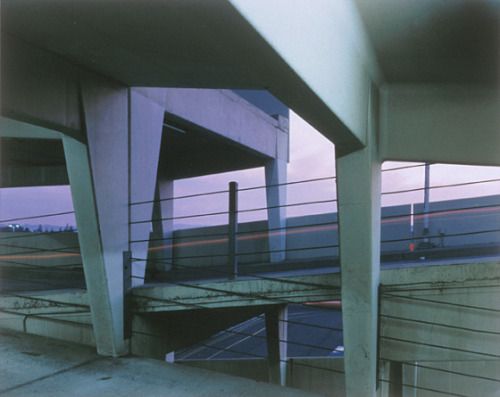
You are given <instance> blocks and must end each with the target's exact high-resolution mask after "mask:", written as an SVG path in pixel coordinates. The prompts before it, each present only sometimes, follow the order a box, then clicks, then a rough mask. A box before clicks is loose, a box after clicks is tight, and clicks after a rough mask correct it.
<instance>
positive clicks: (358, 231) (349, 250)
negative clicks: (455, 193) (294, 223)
mask: <svg viewBox="0 0 500 397" xmlns="http://www.w3.org/2000/svg"><path fill="white" fill-rule="evenodd" d="M368 109H369V111H368V120H369V123H368V137H369V139H368V141H367V147H366V148H364V149H362V150H358V151H356V152H353V153H350V154H348V155H343V156H342V155H340V156H339V153H338V151H337V148H336V155H337V191H338V207H339V212H338V216H339V241H340V269H341V274H342V323H343V328H344V346H345V373H346V392H347V396H374V395H375V394H376V388H377V361H378V355H377V329H378V315H377V313H378V285H379V277H380V215H381V207H380V201H381V199H380V192H381V163H380V160H379V158H378V153H377V141H376V134H377V124H378V120H377V115H378V92H377V89H376V88H375V87H374V86H372V88H371V95H370V102H369V107H368ZM341 154H342V153H341Z"/></svg>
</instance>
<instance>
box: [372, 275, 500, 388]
mask: <svg viewBox="0 0 500 397" xmlns="http://www.w3.org/2000/svg"><path fill="white" fill-rule="evenodd" d="M402 287H403V286H398V287H397V288H391V287H390V286H384V287H383V288H382V291H381V293H380V301H381V303H380V308H381V309H380V311H379V322H380V323H381V324H382V325H381V328H380V329H381V330H382V331H381V334H380V336H379V338H380V343H381V346H382V347H381V348H380V352H381V353H380V357H379V359H380V360H381V362H383V363H390V370H389V373H384V372H383V371H382V372H381V376H380V378H379V381H380V382H381V383H383V384H386V385H387V386H388V387H389V391H390V392H389V394H390V395H391V393H393V394H394V395H402V390H403V389H407V390H410V392H411V391H413V390H416V391H419V390H422V391H428V392H432V393H436V394H439V395H450V396H464V397H472V396H476V395H491V393H494V392H496V391H498V389H499V388H500V377H499V376H498V371H497V370H495V368H499V367H500V350H499V349H498V348H497V346H498V340H500V332H499V331H498V329H497V327H496V326H495V319H497V318H498V316H499V314H500V308H498V307H495V305H494V304H492V303H491V301H489V300H488V299H484V298H483V299H482V300H474V301H473V302H475V303H474V304H470V302H467V301H466V302H465V303H464V302H463V297H464V296H465V295H464V294H465V293H467V295H469V294H470V291H471V289H473V290H478V289H479V290H478V293H480V294H481V296H482V297H483V296H484V294H485V293H488V291H489V293H493V294H495V292H492V291H497V289H498V284H496V285H495V284H488V285H485V284H478V285H471V283H470V282H469V283H466V284H461V285H459V284H456V283H450V285H441V286H432V285H430V286H425V287H424V286H420V285H418V284H415V286H414V287H412V285H405V286H404V289H402ZM465 291H467V292H465ZM457 296H458V298H457ZM460 297H462V298H460ZM481 302H482V304H481ZM398 307H399V308H398ZM409 330H410V331H409ZM495 341H496V342H495ZM392 344H395V345H392ZM401 349H403V350H404V351H407V352H408V353H407V356H408V357H412V353H411V352H412V351H416V352H420V353H419V354H418V355H417V356H414V357H415V358H414V359H411V358H410V359H408V358H407V359H404V360H401V358H399V357H395V356H398V353H397V352H399V351H401ZM417 357H418V358H417ZM391 390H392V391H391Z"/></svg>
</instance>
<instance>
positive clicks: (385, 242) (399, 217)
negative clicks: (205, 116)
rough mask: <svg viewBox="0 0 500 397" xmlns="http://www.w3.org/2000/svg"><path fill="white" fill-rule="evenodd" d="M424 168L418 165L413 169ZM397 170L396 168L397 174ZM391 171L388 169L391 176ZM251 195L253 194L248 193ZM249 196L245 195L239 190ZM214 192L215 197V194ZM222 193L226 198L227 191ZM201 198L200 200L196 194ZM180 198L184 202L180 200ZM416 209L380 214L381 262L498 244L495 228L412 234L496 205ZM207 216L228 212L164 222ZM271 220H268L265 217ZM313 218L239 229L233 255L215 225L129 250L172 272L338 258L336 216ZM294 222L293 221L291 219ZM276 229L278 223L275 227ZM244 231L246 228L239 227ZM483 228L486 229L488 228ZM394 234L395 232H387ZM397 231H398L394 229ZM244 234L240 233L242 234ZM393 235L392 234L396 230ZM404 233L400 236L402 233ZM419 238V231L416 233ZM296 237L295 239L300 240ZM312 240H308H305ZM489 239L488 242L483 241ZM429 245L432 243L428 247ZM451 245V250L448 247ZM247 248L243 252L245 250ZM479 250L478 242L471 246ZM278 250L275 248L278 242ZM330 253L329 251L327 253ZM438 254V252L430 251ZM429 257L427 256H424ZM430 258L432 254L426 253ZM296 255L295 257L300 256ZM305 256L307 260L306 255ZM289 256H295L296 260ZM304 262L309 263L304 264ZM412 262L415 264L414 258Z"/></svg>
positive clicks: (499, 206)
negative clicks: (232, 263) (142, 250)
mask: <svg viewBox="0 0 500 397" xmlns="http://www.w3.org/2000/svg"><path fill="white" fill-rule="evenodd" d="M418 166H423V165H418ZM414 167H415V166H408V167H401V169H405V168H414ZM398 169H399V168H398ZM392 170H395V169H389V171H392ZM325 179H327V178H318V179H315V180H325ZM498 181H500V179H488V180H483V181H474V182H464V183H463V184H448V185H439V186H436V187H433V188H444V187H457V186H461V185H470V184H473V183H474V184H477V183H492V182H498ZM299 182H300V183H304V182H305V181H299ZM256 188H260V189H262V188H265V186H259V187H256ZM251 189H253V188H251ZM242 190H248V189H240V190H238V192H239V191H242ZM414 190H422V189H421V188H419V189H407V190H400V191H398V192H407V191H414ZM220 192H221V191H219V192H218V193H220ZM226 192H229V190H227V191H226ZM386 193H387V194H392V193H395V192H386ZM200 196H202V195H201V194H200ZM183 197H184V196H183ZM336 201H337V200H336V199H335V198H333V199H325V200H312V201H301V202H297V203H286V204H281V205H273V206H268V207H262V206H259V207H255V208H247V209H243V210H238V211H236V212H237V213H238V214H239V213H251V212H257V211H270V210H273V209H279V208H287V207H294V206H297V207H299V206H307V205H314V204H325V203H335V202H336ZM416 208H417V207H414V208H413V210H412V211H411V212H407V213H396V214H389V213H388V214H383V216H382V219H381V225H382V239H381V244H382V254H383V255H382V259H384V255H385V257H388V256H387V255H386V254H394V252H392V251H394V250H395V249H396V248H394V245H395V244H396V245H397V244H399V246H398V247H397V250H399V251H400V252H401V253H408V252H412V251H418V250H419V249H423V248H424V247H422V246H423V245H424V244H423V243H425V244H426V248H428V249H432V248H447V249H449V250H451V251H453V250H454V251H457V252H458V251H459V250H460V249H463V248H464V247H463V245H464V244H463V242H462V241H460V245H461V246H462V247H461V248H459V247H456V246H457V245H459V244H456V243H455V244H453V239H458V238H461V237H464V238H467V237H468V236H469V237H473V236H476V237H478V238H480V239H481V238H482V239H483V240H484V243H485V244H488V243H490V242H494V241H498V240H500V238H498V237H500V230H499V229H498V228H491V227H490V228H488V227H484V228H483V229H482V230H477V227H476V230H473V229H474V228H473V229H471V230H470V231H466V232H462V231H459V232H453V231H443V230H441V229H439V230H434V231H431V232H432V233H429V232H427V234H426V235H418V234H417V233H416V232H419V230H418V229H419V228H420V227H421V226H419V225H420V223H421V221H422V220H425V219H427V220H429V219H431V220H433V221H434V220H436V221H438V220H439V221H440V222H441V221H445V222H448V223H450V222H452V221H455V220H463V219H465V218H466V217H471V216H473V217H474V218H475V219H479V218H480V217H484V218H485V219H486V218H488V217H491V216H498V212H499V210H500V202H499V203H486V204H484V203H483V204H479V205H478V204H476V205H458V206H456V205H454V206H451V207H450V208H439V209H434V208H431V209H429V210H427V211H421V210H415V209H416ZM210 215H226V216H228V217H229V215H230V211H217V212H210V213H206V214H192V215H187V216H184V215H183V216H180V217H175V216H174V217H169V218H167V219H168V220H175V219H184V218H186V217H193V218H196V217H202V216H210ZM269 216H271V214H269ZM314 216H315V215H311V216H309V218H308V217H307V216H305V217H304V220H303V223H301V224H293V222H290V218H289V220H288V222H287V223H288V224H287V225H281V226H279V227H266V226H264V227H263V226H259V225H262V223H260V224H259V222H265V223H267V225H269V224H270V220H269V219H267V220H259V221H255V222H253V223H252V222H249V223H244V224H240V225H239V229H237V230H235V231H234V233H233V234H234V237H233V238H234V239H235V240H236V242H237V243H238V244H239V245H241V247H239V248H238V249H237V252H235V253H230V252H228V251H227V245H228V244H229V241H230V239H231V238H232V237H231V233H229V231H228V229H227V226H225V225H218V226H205V227H197V228H193V229H188V230H184V231H183V232H176V231H172V233H171V234H170V235H168V236H165V237H163V236H159V235H158V234H157V233H156V234H154V233H153V234H152V235H151V238H150V239H140V240H139V239H138V240H131V242H130V243H131V246H132V247H134V244H139V243H145V242H148V243H150V244H151V245H153V244H154V245H155V246H150V248H149V252H154V251H161V250H165V249H166V250H171V252H170V254H169V255H170V257H169V258H167V261H162V263H168V262H170V264H171V265H172V266H173V267H174V268H177V269H179V268H181V267H183V266H184V265H185V264H191V263H194V262H193V261H200V263H199V264H198V265H199V266H198V267H204V266H215V265H219V266H223V265H224V261H225V259H226V258H228V257H230V256H231V255H234V256H235V257H236V258H237V259H238V263H240V264H242V265H247V264H250V263H254V264H262V263H270V262H272V260H270V256H271V255H280V256H281V258H282V259H281V261H283V259H285V260H292V259H312V260H315V259H318V258H323V259H332V258H338V250H339V244H338V235H337V233H338V227H339V225H338V222H337V221H336V213H333V212H332V213H328V214H322V215H318V216H319V217H320V218H318V219H317V222H311V221H310V220H309V221H308V219H313V218H312V217H314ZM325 216H330V217H332V221H328V222H325V219H324V218H325ZM293 219H298V218H293ZM161 220H164V219H152V220H141V221H135V222H132V224H135V223H139V222H140V223H147V222H151V223H154V222H158V221H161ZM275 223H279V222H275ZM243 226H245V227H243ZM487 226H488V225H487ZM391 228H393V229H394V230H392V231H391V230H390V229H391ZM398 228H399V229H398ZM414 228H415V230H414ZM243 229H244V230H243ZM396 229H397V230H396ZM403 229H404V230H403ZM420 233H421V231H420ZM285 236H288V238H285V240H289V239H290V238H294V236H297V238H298V240H297V241H296V242H295V244H296V245H298V246H293V245H291V244H290V243H289V241H287V242H286V246H281V247H276V246H275V247H271V246H270V244H271V240H272V239H275V245H276V239H280V238H284V237H285ZM299 236H300V238H299ZM309 236H311V237H309ZM308 239H309V240H311V241H309V242H308V244H307V246H305V241H306V240H308ZM488 239H489V240H488ZM429 240H430V241H431V242H430V243H429ZM450 241H451V242H452V243H451V244H450V243H449V242H450ZM245 244H247V246H245ZM473 244H476V245H477V244H478V242H477V241H474V242H472V243H471V245H473ZM278 245H279V242H278ZM332 250H333V251H332ZM490 251H492V252H494V251H495V250H494V248H492V249H490ZM435 252H437V251H435ZM428 253H429V252H427V254H428ZM431 253H432V252H431ZM299 254H300V255H299ZM308 254H310V255H308ZM294 255H299V256H300V258H299V256H295V258H294ZM307 256H309V258H307ZM392 257H394V258H397V257H398V256H397V255H396V256H395V255H392ZM399 258H400V259H401V260H404V259H408V258H410V256H408V255H402V256H401V255H400V256H399ZM413 259H417V258H413ZM418 259H421V257H419V258H418ZM135 260H136V261H144V262H149V263H155V261H156V263H159V262H158V258H154V259H153V258H151V257H149V256H148V258H136V259H135ZM227 273H228V274H230V273H232V271H230V270H228V271H227Z"/></svg>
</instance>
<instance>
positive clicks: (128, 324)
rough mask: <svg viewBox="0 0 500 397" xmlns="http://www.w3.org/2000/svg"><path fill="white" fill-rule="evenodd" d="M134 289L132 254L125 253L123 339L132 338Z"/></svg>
mask: <svg viewBox="0 0 500 397" xmlns="http://www.w3.org/2000/svg"><path fill="white" fill-rule="evenodd" d="M131 289H132V252H131V251H123V338H124V339H130V338H131V337H132V313H131V310H130V291H131Z"/></svg>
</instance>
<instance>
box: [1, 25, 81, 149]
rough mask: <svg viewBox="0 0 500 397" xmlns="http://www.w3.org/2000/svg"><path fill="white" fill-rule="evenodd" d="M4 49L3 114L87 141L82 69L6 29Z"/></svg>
mask: <svg viewBox="0 0 500 397" xmlns="http://www.w3.org/2000/svg"><path fill="white" fill-rule="evenodd" d="M2 52H3V53H5V54H9V56H8V57H3V58H2V115H3V116H5V117H8V118H10V119H15V120H19V121H22V122H25V123H29V124H33V125H36V126H37V127H43V128H46V129H49V130H54V131H59V132H63V133H65V134H68V135H70V136H73V137H74V138H76V139H79V140H83V139H84V137H83V133H82V118H81V111H80V103H79V94H78V75H79V74H80V73H81V69H79V68H78V67H76V66H75V65H73V64H71V63H69V62H67V61H65V60H63V59H62V58H60V57H58V56H56V55H54V54H53V53H51V52H49V51H45V50H42V49H40V48H36V47H33V46H31V45H29V44H27V43H26V42H24V41H22V40H19V39H17V38H14V37H12V36H10V35H9V34H4V33H3V32H2ZM2 130H3V126H2ZM31 132H33V131H31ZM31 132H30V133H31Z"/></svg>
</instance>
